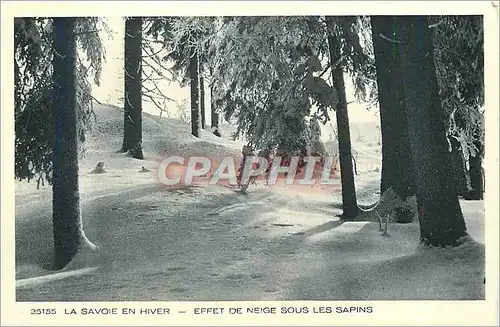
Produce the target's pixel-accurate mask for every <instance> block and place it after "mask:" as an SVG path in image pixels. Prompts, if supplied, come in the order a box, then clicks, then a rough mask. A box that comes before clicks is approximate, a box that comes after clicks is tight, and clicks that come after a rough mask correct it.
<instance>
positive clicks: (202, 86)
mask: <svg viewBox="0 0 500 327" xmlns="http://www.w3.org/2000/svg"><path fill="white" fill-rule="evenodd" d="M199 66H200V67H199V76H200V115H201V128H202V129H205V126H206V121H205V79H204V78H203V66H202V65H201V64H200V65H199Z"/></svg>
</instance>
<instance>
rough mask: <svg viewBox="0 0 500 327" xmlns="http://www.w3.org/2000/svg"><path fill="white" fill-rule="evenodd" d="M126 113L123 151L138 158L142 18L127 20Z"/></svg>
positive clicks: (142, 156)
mask: <svg viewBox="0 0 500 327" xmlns="http://www.w3.org/2000/svg"><path fill="white" fill-rule="evenodd" d="M124 91H125V99H124V102H125V106H124V109H125V113H124V128H123V147H122V151H123V152H127V151H128V152H129V153H130V155H131V156H132V157H134V158H136V159H144V155H143V153H142V93H141V92H142V18H141V17H131V18H127V19H126V21H125V90H124Z"/></svg>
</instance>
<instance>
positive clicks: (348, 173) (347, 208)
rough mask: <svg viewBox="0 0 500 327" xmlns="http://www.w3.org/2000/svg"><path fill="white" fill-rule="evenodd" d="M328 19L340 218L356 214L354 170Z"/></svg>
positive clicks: (340, 76)
mask: <svg viewBox="0 0 500 327" xmlns="http://www.w3.org/2000/svg"><path fill="white" fill-rule="evenodd" d="M327 19H328V23H327V25H328V29H329V32H328V48H329V52H330V63H331V65H332V67H331V69H332V80H333V86H334V87H335V89H336V91H337V95H338V97H339V103H338V104H337V108H336V111H335V112H336V114H337V129H338V141H339V159H340V177H341V184H342V209H343V213H342V218H344V219H352V218H354V217H356V216H357V214H358V205H357V199H356V189H355V186H354V172H353V167H352V160H351V158H352V154H351V136H350V131H349V116H348V114H347V97H346V93H345V85H344V70H343V67H342V65H341V64H337V65H336V66H335V67H334V66H333V65H334V64H335V63H337V62H338V60H339V59H340V49H339V47H340V42H339V41H338V40H337V39H336V36H335V34H334V32H333V31H332V29H333V26H332V22H331V19H330V18H327Z"/></svg>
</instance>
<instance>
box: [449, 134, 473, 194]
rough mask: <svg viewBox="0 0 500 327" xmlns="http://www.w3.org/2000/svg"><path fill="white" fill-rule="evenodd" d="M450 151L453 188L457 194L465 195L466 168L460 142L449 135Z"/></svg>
mask: <svg viewBox="0 0 500 327" xmlns="http://www.w3.org/2000/svg"><path fill="white" fill-rule="evenodd" d="M450 143H451V152H448V154H449V156H450V160H451V166H452V169H453V177H454V184H455V190H456V192H457V195H461V196H463V197H467V195H468V194H469V187H468V182H467V177H468V176H467V168H466V167H465V159H464V154H463V152H462V148H461V145H460V142H459V141H458V140H457V139H455V138H454V137H450Z"/></svg>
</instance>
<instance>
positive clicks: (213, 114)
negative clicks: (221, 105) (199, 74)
mask: <svg viewBox="0 0 500 327" xmlns="http://www.w3.org/2000/svg"><path fill="white" fill-rule="evenodd" d="M213 94H214V87H213V86H210V129H211V131H212V133H213V134H214V135H215V136H218V137H221V134H220V131H219V113H218V112H217V108H216V106H215V100H214V96H213Z"/></svg>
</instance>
